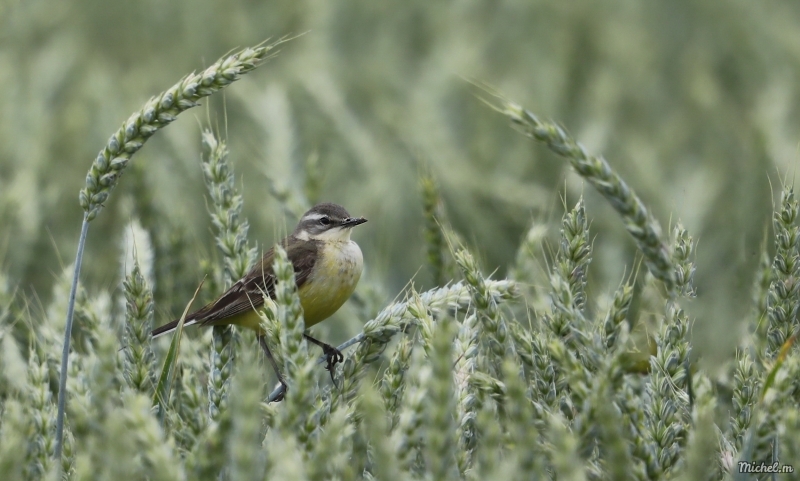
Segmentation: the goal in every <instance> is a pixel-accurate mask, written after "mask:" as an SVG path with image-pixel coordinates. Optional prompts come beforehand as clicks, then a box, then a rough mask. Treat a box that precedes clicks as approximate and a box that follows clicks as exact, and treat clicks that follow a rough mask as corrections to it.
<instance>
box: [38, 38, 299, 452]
mask: <svg viewBox="0 0 800 481" xmlns="http://www.w3.org/2000/svg"><path fill="white" fill-rule="evenodd" d="M288 40H290V39H288V38H283V39H280V40H278V41H277V42H275V43H272V44H269V45H260V46H257V47H248V48H245V49H243V50H241V51H239V52H237V53H235V54H232V55H226V56H224V57H222V58H221V59H219V60H217V61H216V62H215V63H214V64H212V65H211V66H210V67H208V68H207V69H205V70H203V71H202V72H199V73H192V74H189V75H187V76H186V77H184V78H183V79H181V80H180V81H179V82H178V83H176V84H175V85H173V86H172V87H170V88H169V89H167V90H166V91H165V92H163V93H161V94H159V95H156V96H155V97H152V98H151V99H150V100H148V101H147V102H146V103H145V105H144V106H143V107H142V108H141V109H140V110H139V111H137V112H135V113H134V114H133V115H131V116H130V117H129V118H128V120H126V121H125V122H124V123H123V124H122V127H121V128H120V129H119V130H117V131H116V132H115V133H114V134H113V135H112V136H111V138H109V140H108V142H107V143H106V145H105V147H103V149H102V150H101V151H100V152H99V153H98V154H97V157H96V158H95V160H94V162H93V163H92V167H91V168H90V169H89V173H88V174H87V175H86V186H85V187H84V188H83V189H81V191H80V194H79V202H80V205H81V207H82V208H83V210H84V214H83V223H82V224H81V233H80V237H79V238H78V252H77V254H76V256H75V271H74V272H73V276H72V287H71V288H70V295H69V304H68V307H67V321H66V327H65V328H64V349H63V351H62V354H61V372H60V375H59V384H58V387H59V389H58V414H57V418H56V449H55V453H54V455H55V458H56V459H60V458H61V451H62V448H63V446H62V445H63V437H64V410H65V407H66V384H67V368H68V364H69V351H70V336H71V334H72V324H73V316H74V313H75V295H76V293H77V288H78V280H79V279H80V271H81V264H82V263H83V251H84V247H85V245H86V234H87V233H88V231H89V222H91V221H92V220H94V218H95V217H97V214H99V213H100V211H101V210H102V208H103V206H104V203H105V202H106V201H107V200H108V196H109V194H110V193H111V191H112V190H113V189H114V187H115V186H116V185H117V183H118V182H119V177H120V175H121V174H122V172H123V171H124V170H125V167H126V166H127V165H128V162H129V161H130V159H131V157H133V155H134V154H135V153H136V152H138V151H139V149H141V148H142V146H143V145H144V143H145V142H146V141H147V139H149V138H150V137H152V136H153V134H155V133H156V132H158V131H159V130H161V129H162V128H164V127H166V126H167V125H169V124H170V123H172V122H173V121H174V120H175V119H176V118H177V116H178V115H180V114H181V113H183V112H184V111H186V110H188V109H190V108H192V107H196V106H197V105H198V103H197V102H198V101H199V100H200V99H202V98H204V97H208V96H209V95H211V94H213V93H215V92H217V91H219V90H222V89H223V88H225V87H227V86H228V85H230V84H231V83H233V82H235V81H236V80H239V79H240V78H241V76H242V75H244V74H246V73H248V72H250V71H252V70H254V69H255V68H256V67H258V66H259V65H261V64H262V63H263V62H264V61H265V60H267V59H268V58H270V56H271V55H272V54H271V52H272V51H273V49H274V48H275V47H276V46H278V45H279V44H281V43H283V42H286V41H288Z"/></svg>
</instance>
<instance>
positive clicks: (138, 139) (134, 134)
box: [80, 40, 283, 221]
mask: <svg viewBox="0 0 800 481" xmlns="http://www.w3.org/2000/svg"><path fill="white" fill-rule="evenodd" d="M282 42H283V40H280V41H278V42H276V43H273V44H270V45H262V46H260V47H255V48H251V47H248V48H245V49H243V50H241V51H239V52H237V53H235V54H233V55H228V56H225V57H223V58H221V59H219V60H217V61H216V62H214V64H213V65H211V66H210V67H208V68H207V69H205V70H203V71H202V72H199V73H192V74H189V75H187V76H186V77H184V78H183V79H181V80H180V81H179V82H178V83H176V84H175V85H173V86H172V87H170V88H169V89H167V90H166V91H165V92H163V93H161V94H159V95H156V96H155V97H153V98H151V99H150V100H148V101H147V103H145V104H144V107H142V108H141V109H140V110H139V111H137V112H135V113H134V114H133V115H131V116H130V117H129V118H128V120H126V121H125V122H124V123H123V124H122V127H121V128H120V129H119V130H117V131H116V132H115V133H114V134H113V135H112V136H111V138H109V139H108V142H107V143H106V146H105V147H103V149H102V150H101V151H100V152H99V153H98V154H97V158H96V159H95V161H94V163H92V167H91V169H89V173H88V174H87V175H86V186H85V187H84V188H83V189H82V190H81V192H80V204H81V207H83V210H84V211H86V214H87V219H88V220H89V221H91V220H93V219H94V218H95V217H96V216H97V214H98V213H99V212H100V210H101V209H102V208H103V203H104V202H105V201H106V200H107V199H108V196H109V194H110V193H111V190H113V189H114V187H115V186H116V185H117V182H118V180H119V177H120V175H122V172H123V171H124V170H125V167H126V166H127V165H128V162H129V161H130V159H131V157H132V156H133V154H135V153H136V152H138V151H139V149H141V148H142V145H144V143H145V142H147V139H149V138H150V137H152V135H153V134H155V133H156V132H157V131H159V130H160V129H162V128H164V127H166V126H167V125H169V124H170V123H172V122H173V121H174V120H175V119H176V118H177V116H178V115H180V114H181V113H182V112H184V111H186V110H188V109H190V108H192V107H196V106H197V105H199V104H198V103H197V102H198V101H199V100H200V99H202V98H203V97H208V96H209V95H211V94H213V93H214V92H217V91H218V90H221V89H223V88H225V87H227V86H228V85H230V84H231V83H233V82H235V81H237V80H239V79H240V78H241V76H242V75H244V74H246V73H248V72H250V71H251V70H253V69H255V68H256V67H258V66H259V65H260V64H261V63H262V62H263V61H264V60H266V59H268V58H269V57H270V52H272V50H273V49H274V48H275V47H276V46H277V45H278V44H280V43H282Z"/></svg>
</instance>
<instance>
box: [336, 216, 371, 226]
mask: <svg viewBox="0 0 800 481" xmlns="http://www.w3.org/2000/svg"><path fill="white" fill-rule="evenodd" d="M366 221H367V219H365V218H363V217H350V218H349V219H345V221H344V222H342V227H348V228H349V227H355V226H357V225H361V224H363V223H364V222H366Z"/></svg>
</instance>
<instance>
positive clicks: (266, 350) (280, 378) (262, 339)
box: [257, 334, 289, 401]
mask: <svg viewBox="0 0 800 481" xmlns="http://www.w3.org/2000/svg"><path fill="white" fill-rule="evenodd" d="M257 337H258V343H259V344H261V348H262V349H263V350H264V354H265V355H266V356H267V359H269V363H270V364H272V369H274V370H275V375H276V376H278V382H279V383H281V386H283V394H281V395H280V396H279V397H278V398H277V399H275V401H282V400H283V397H284V396H285V395H286V391H287V390H288V389H289V385H288V384H286V379H284V377H283V374H281V370H280V369H279V368H278V363H277V362H275V357H273V356H272V352H270V350H269V346H268V345H267V338H266V336H264V335H263V334H261V335H259V336H257Z"/></svg>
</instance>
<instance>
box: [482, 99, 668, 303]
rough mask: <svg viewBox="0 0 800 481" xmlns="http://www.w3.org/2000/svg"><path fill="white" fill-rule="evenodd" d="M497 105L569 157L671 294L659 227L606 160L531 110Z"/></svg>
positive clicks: (526, 130)
mask: <svg viewBox="0 0 800 481" xmlns="http://www.w3.org/2000/svg"><path fill="white" fill-rule="evenodd" d="M500 104H501V105H500V106H499V107H497V106H493V108H495V109H496V110H497V111H499V112H500V113H502V114H503V115H505V116H506V117H508V118H509V119H510V120H511V121H512V122H513V123H514V125H516V126H517V127H518V128H519V129H520V131H521V132H522V133H523V134H525V135H527V136H528V137H532V138H534V139H536V140H538V141H540V142H544V143H545V144H546V145H547V147H549V148H550V150H552V151H553V152H555V153H556V154H558V155H560V156H562V157H565V158H566V159H567V160H569V163H570V165H572V168H573V169H575V171H576V172H577V173H578V174H579V175H580V176H581V177H583V178H584V179H586V181H587V182H589V183H590V184H592V186H593V187H594V188H595V189H597V191H598V192H599V193H600V194H601V195H602V196H603V197H605V198H606V200H607V201H608V202H609V203H610V204H611V207H613V208H614V210H616V211H617V212H618V213H619V214H620V216H621V217H622V220H623V222H624V223H625V229H627V231H628V233H629V234H630V235H631V236H632V237H633V239H634V241H635V242H636V246H637V247H638V248H639V250H641V251H642V254H644V260H645V264H646V265H647V268H648V269H649V270H650V272H651V273H652V274H653V276H655V277H656V278H657V279H659V280H661V282H663V283H664V285H665V286H666V288H667V291H668V292H669V293H670V294H673V290H674V287H675V268H674V266H673V262H672V259H671V258H670V254H669V250H668V249H667V246H666V244H665V243H664V241H663V240H662V239H661V227H660V226H659V224H658V221H656V220H655V218H653V216H652V215H651V214H650V212H649V211H648V210H647V207H645V205H644V203H643V202H642V201H641V199H639V197H638V196H637V195H636V193H635V192H634V191H633V190H632V189H631V188H630V187H628V184H626V183H625V181H624V180H622V177H620V176H619V174H617V173H616V172H614V170H612V169H611V166H610V165H608V162H607V161H606V159H604V158H603V157H600V156H595V155H590V154H589V153H588V152H586V149H584V148H583V146H582V145H581V144H579V143H578V142H576V141H575V139H573V138H572V137H570V136H569V135H568V134H567V133H566V132H565V131H564V129H562V128H561V127H559V126H558V125H556V124H555V123H553V122H548V121H544V120H540V119H539V117H537V116H536V115H534V114H533V113H532V112H530V111H528V110H525V109H524V108H523V107H522V106H520V105H518V104H516V103H514V102H511V101H509V100H506V99H504V98H500ZM490 105H491V104H490Z"/></svg>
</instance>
